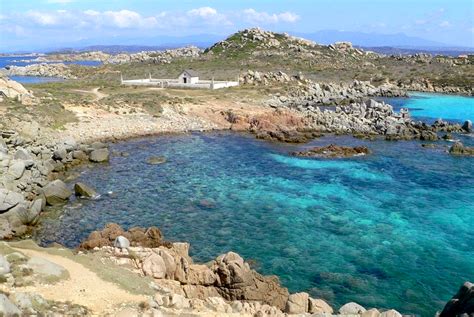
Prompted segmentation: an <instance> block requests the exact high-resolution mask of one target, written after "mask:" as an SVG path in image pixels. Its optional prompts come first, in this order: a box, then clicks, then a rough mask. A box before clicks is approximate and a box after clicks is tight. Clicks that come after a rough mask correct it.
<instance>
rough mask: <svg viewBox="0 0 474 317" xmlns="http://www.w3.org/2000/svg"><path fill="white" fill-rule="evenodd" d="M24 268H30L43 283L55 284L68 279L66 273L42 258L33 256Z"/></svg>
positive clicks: (61, 268) (60, 267)
mask: <svg viewBox="0 0 474 317" xmlns="http://www.w3.org/2000/svg"><path fill="white" fill-rule="evenodd" d="M26 266H27V267H28V268H30V269H31V270H32V271H33V273H35V274H38V275H39V276H40V277H42V278H43V279H44V280H45V281H48V282H55V281H58V280H60V279H63V278H66V277H68V275H69V273H68V271H67V270H66V269H65V268H64V267H62V266H60V265H58V264H56V263H53V262H51V261H48V260H46V259H45V258H42V257H37V256H33V257H31V258H30V259H29V260H28V261H27V262H26Z"/></svg>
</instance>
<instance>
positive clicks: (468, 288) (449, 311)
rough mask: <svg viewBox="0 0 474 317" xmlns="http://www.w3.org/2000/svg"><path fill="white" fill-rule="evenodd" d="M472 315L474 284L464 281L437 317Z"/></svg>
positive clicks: (473, 312) (473, 313) (473, 308)
mask: <svg viewBox="0 0 474 317" xmlns="http://www.w3.org/2000/svg"><path fill="white" fill-rule="evenodd" d="M473 315H474V284H473V283H471V282H466V283H464V284H463V285H462V286H461V288H460V289H459V291H458V292H457V294H456V295H454V296H453V298H451V299H450V300H449V302H447V303H446V305H445V306H444V309H443V311H442V312H441V314H440V315H439V317H452V316H469V317H470V316H473Z"/></svg>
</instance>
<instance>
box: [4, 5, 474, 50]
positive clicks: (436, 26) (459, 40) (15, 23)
mask: <svg viewBox="0 0 474 317" xmlns="http://www.w3.org/2000/svg"><path fill="white" fill-rule="evenodd" d="M256 26H258V27H261V28H263V29H267V30H271V31H277V32H288V33H298V34H301V33H312V32H316V31H319V30H337V31H351V32H364V33H379V34H395V33H404V34H406V35H409V36H416V37H420V38H424V39H428V40H432V41H436V42H441V43H446V44H449V45H452V46H464V47H467V46H469V47H474V0H396V1H395V0H258V1H257V0H253V1H250V0H238V1H237V0H235V1H234V0H207V1H204V0H192V1H190V0H182V1H180V0H134V1H131V0H128V1H126V0H0V52H6V51H14V50H35V49H36V50H38V49H45V48H59V47H67V46H68V45H70V46H74V45H75V44H80V43H83V44H85V43H87V44H111V43H112V42H113V43H115V44H116V43H117V42H120V40H121V39H123V41H124V44H126V43H128V42H127V41H130V40H131V39H132V40H135V42H137V41H142V42H143V43H140V44H143V45H154V44H155V43H152V41H153V40H152V38H157V37H160V36H173V37H183V36H190V35H200V34H213V35H219V36H222V37H225V36H226V35H229V34H231V33H233V32H235V31H237V30H240V29H244V28H247V27H256ZM147 40H148V41H147ZM134 44H137V43H134Z"/></svg>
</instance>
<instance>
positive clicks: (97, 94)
mask: <svg viewBox="0 0 474 317" xmlns="http://www.w3.org/2000/svg"><path fill="white" fill-rule="evenodd" d="M74 91H77V92H81V93H85V94H93V95H94V96H95V98H94V101H99V100H101V99H103V98H107V97H108V96H109V95H107V94H104V93H102V92H100V91H99V87H97V88H94V89H92V90H80V89H75V90H74Z"/></svg>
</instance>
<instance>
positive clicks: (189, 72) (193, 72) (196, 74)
mask: <svg viewBox="0 0 474 317" xmlns="http://www.w3.org/2000/svg"><path fill="white" fill-rule="evenodd" d="M182 73H188V75H189V76H191V77H199V74H198V73H197V71H195V70H192V69H185V70H183V72H182ZM182 73H181V74H182Z"/></svg>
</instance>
